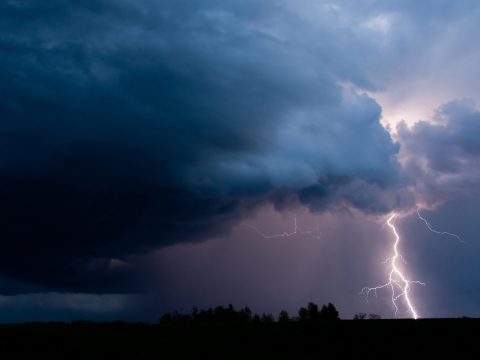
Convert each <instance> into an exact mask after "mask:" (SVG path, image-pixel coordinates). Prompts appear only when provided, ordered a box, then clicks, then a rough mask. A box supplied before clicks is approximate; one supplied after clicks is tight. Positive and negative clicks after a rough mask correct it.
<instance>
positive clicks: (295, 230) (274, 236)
mask: <svg viewBox="0 0 480 360" xmlns="http://www.w3.org/2000/svg"><path fill="white" fill-rule="evenodd" d="M245 226H248V227H249V228H250V229H252V230H253V231H255V232H256V233H258V234H259V235H260V236H261V237H263V238H265V239H275V238H283V237H290V236H294V235H298V234H302V235H305V234H311V233H313V232H314V231H318V227H315V228H313V229H307V230H304V231H300V230H299V229H298V225H297V217H296V216H295V217H294V218H293V231H291V232H288V231H285V232H283V233H278V234H271V235H267V234H265V233H264V232H262V231H261V230H260V229H258V228H256V227H255V226H253V225H249V224H245Z"/></svg>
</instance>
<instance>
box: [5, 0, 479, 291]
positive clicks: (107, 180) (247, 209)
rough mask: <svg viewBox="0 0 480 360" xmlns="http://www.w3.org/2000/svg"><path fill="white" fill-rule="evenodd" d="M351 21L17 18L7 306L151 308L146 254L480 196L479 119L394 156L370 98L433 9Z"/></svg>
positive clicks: (398, 141)
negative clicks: (472, 169)
mask: <svg viewBox="0 0 480 360" xmlns="http://www.w3.org/2000/svg"><path fill="white" fill-rule="evenodd" d="M315 3H316V2H315ZM369 3H370V2H369ZM392 3H393V2H392ZM392 3H389V4H392ZM338 4H340V5H338ZM338 4H337V5H335V4H330V3H319V4H316V5H315V4H313V3H312V2H309V1H302V2H299V3H298V4H297V5H296V6H292V5H291V4H287V3H283V2H276V1H263V2H262V3H261V4H259V3H258V2H254V1H249V0H247V1H242V2H238V1H214V0H210V1H202V2H195V3H191V2H187V1H178V0H177V1H161V2H158V1H149V0H142V1H136V2H132V1H127V0H121V1H115V2H111V1H105V0H102V1H86V0H85V1H76V2H73V3H72V2H65V1H60V0H58V1H49V2H42V1H35V0H30V1H14V0H11V1H5V2H3V3H2V4H1V5H0V14H1V15H0V17H1V19H2V21H1V22H0V66H1V68H2V69H3V71H2V72H1V73H0V114H1V121H0V148H1V152H0V154H2V155H1V157H0V243H1V249H0V278H2V279H3V280H2V281H0V292H1V293H4V294H6V293H9V294H13V293H29V292H39V291H40V292H41V291H47V290H54V291H73V292H92V293H120V292H126V293H131V292H142V291H145V290H146V289H148V282H149V279H148V274H149V272H150V269H149V266H151V264H145V263H143V262H142V260H141V259H142V256H144V255H148V254H149V253H152V252H153V251H154V250H156V249H158V248H163V247H166V246H169V245H173V244H178V243H185V242H201V241H203V240H206V239H208V238H213V237H220V236H222V235H225V234H227V233H228V232H229V231H230V229H231V228H232V226H234V225H235V224H238V223H239V222H240V221H241V220H242V219H244V218H245V217H247V216H250V215H252V214H254V213H255V212H256V211H257V209H258V208H259V207H261V206H264V205H265V204H267V203H272V204H273V205H274V206H275V207H276V208H277V209H285V208H291V207H295V206H304V207H306V208H309V209H310V210H311V211H313V212H315V211H324V210H333V209H341V208H356V209H359V210H361V211H363V212H365V213H367V214H377V215H378V214H384V213H387V212H389V211H392V210H393V209H399V210H407V209H412V208H414V207H415V204H416V203H417V202H418V201H419V200H420V202H421V204H422V205H425V206H428V207H433V206H435V204H438V203H440V202H442V201H445V200H446V199H447V195H446V194H447V193H448V194H449V195H448V196H452V194H454V189H455V188H461V187H464V185H465V182H469V181H471V182H472V183H474V182H476V181H477V180H478V177H476V175H472V174H473V173H469V174H470V175H465V174H467V171H466V170H465V169H466V168H467V167H469V166H472V165H473V164H476V162H477V160H476V159H477V158H478V152H477V150H478V149H477V147H478V142H477V140H476V139H475V138H472V137H471V136H472V135H471V134H474V133H478V130H479V129H478V124H477V122H478V112H476V111H475V109H474V107H473V105H469V103H466V102H456V103H450V104H448V105H445V106H444V107H442V108H441V109H440V110H439V111H438V113H437V118H436V119H435V122H431V121H429V122H419V123H417V124H416V125H415V126H413V127H409V126H407V125H406V124H401V125H399V127H397V135H396V136H397V137H396V138H395V140H394V139H393V138H392V136H391V134H390V132H389V131H388V130H387V128H386V127H384V126H383V125H382V123H381V119H382V108H381V107H380V105H379V104H378V103H377V101H376V100H375V99H374V98H373V95H372V94H373V93H376V92H379V91H381V90H382V86H383V85H384V83H388V81H390V80H391V79H392V77H393V75H392V76H391V77H389V76H387V67H388V65H389V64H390V63H389V62H388V61H386V62H385V61H384V62H383V63H382V62H381V61H379V59H384V60H385V59H386V60H389V61H390V60H392V59H397V57H399V56H398V55H399V52H398V51H400V50H402V49H404V48H403V47H402V46H400V45H399V46H395V47H394V48H395V49H394V51H393V50H392V49H390V48H389V47H388V46H386V45H385V44H384V40H385V37H387V36H389V35H388V34H389V33H390V31H391V28H392V27H393V26H397V25H398V24H400V22H399V21H398V17H399V16H400V15H399V14H400V13H402V14H404V15H405V17H404V18H405V19H407V20H408V21H411V22H412V23H416V22H417V21H416V20H415V17H416V16H421V14H422V11H424V8H423V7H422V6H420V5H418V6H417V5H416V6H413V5H410V6H407V8H409V9H413V10H414V11H413V12H412V13H410V12H409V11H407V10H405V8H403V6H401V5H399V4H398V3H395V4H396V5H382V4H381V3H377V2H372V4H373V5H372V6H371V8H369V11H364V10H362V9H359V8H357V7H356V5H354V4H350V3H349V2H338ZM346 4H348V6H347V5H346ZM343 6H344V7H346V8H348V9H347V10H345V11H343V10H342V11H341V9H342V8H341V7H343ZM312 9H314V11H311V10H312ZM455 9H456V8H455ZM455 9H453V10H455ZM453 10H452V11H453ZM457 10H458V9H457ZM452 13H454V14H457V12H455V11H453V12H452ZM313 14H314V15H315V16H313ZM353 14H355V16H356V17H355V19H354V20H353V17H352V16H353ZM431 15H432V19H437V20H435V21H433V20H432V21H433V22H432V24H437V22H436V21H439V20H438V19H441V18H442V17H443V16H445V13H444V12H438V13H437V12H433V13H432V14H431ZM431 27H432V28H435V27H434V26H433V25H431ZM406 28H408V27H406ZM399 29H400V30H401V31H399V32H398V34H399V35H398V34H397V37H394V38H393V39H392V42H393V43H394V44H402V43H403V42H404V41H405V39H408V38H410V35H411V34H410V33H408V31H407V30H405V28H404V27H399ZM432 33H433V30H432V31H429V32H428V34H432ZM392 48H393V46H392ZM414 49H416V48H414ZM412 51H413V50H412ZM385 53H386V55H385ZM395 64H396V65H398V67H397V69H399V73H400V74H401V73H402V71H400V70H401V69H402V68H401V66H400V64H401V63H400V62H399V61H398V60H396V62H395ZM389 71H390V69H389ZM390 72H391V71H390ZM445 144H447V145H446V147H445ZM432 173H433V174H436V175H437V176H434V177H431V174H432ZM472 176H474V177H473V178H472ZM453 178H455V179H457V180H458V181H457V180H452V179H453ZM432 182H433V183H432ZM445 183H447V185H448V186H447V187H445V186H444V185H445Z"/></svg>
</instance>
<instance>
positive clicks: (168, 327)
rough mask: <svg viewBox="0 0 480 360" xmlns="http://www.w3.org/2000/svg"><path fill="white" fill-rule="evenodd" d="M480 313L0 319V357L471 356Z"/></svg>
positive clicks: (475, 346)
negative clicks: (218, 320)
mask: <svg viewBox="0 0 480 360" xmlns="http://www.w3.org/2000/svg"><path fill="white" fill-rule="evenodd" d="M479 330H480V319H435V320H416V321H415V320H361V321H353V320H342V321H333V322H325V323H311V324H309V323H306V324H305V323H298V322H290V323H286V324H281V323H277V322H275V323H269V324H252V323H250V324H162V325H146V324H124V323H102V324H97V323H87V322H75V323H71V324H64V323H33V324H21V325H0V359H2V360H4V359H5V360H6V359H16V358H29V359H52V358H53V359H115V358H131V359H147V358H164V359H178V358H188V359H251V358H256V359H266V358H274V359H319V358H337V357H339V356H348V357H350V358H357V357H360V356H361V357H382V358H385V359H388V358H392V357H394V358H399V357H403V358H417V357H418V356H419V355H422V356H425V357H428V358H432V357H434V356H440V355H447V356H449V357H455V358H458V357H468V358H474V357H478V355H480V350H479V342H480V331H479Z"/></svg>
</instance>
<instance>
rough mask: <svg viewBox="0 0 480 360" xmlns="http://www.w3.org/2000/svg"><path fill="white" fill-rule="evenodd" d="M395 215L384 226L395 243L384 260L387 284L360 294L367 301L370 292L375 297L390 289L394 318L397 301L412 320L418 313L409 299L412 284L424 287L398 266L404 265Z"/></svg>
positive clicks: (364, 289)
mask: <svg viewBox="0 0 480 360" xmlns="http://www.w3.org/2000/svg"><path fill="white" fill-rule="evenodd" d="M396 216H397V214H395V213H393V214H392V215H390V217H389V218H388V220H387V222H386V224H387V225H388V227H389V228H390V229H391V230H392V232H393V235H394V236H395V241H394V243H393V249H392V251H393V254H392V256H391V257H389V258H388V259H386V260H385V263H386V264H388V265H389V267H390V272H389V275H388V282H386V283H385V284H383V285H379V286H375V287H364V288H363V289H362V292H361V293H362V294H365V295H366V297H367V299H368V297H369V295H370V292H372V291H373V292H374V293H375V296H377V291H378V290H380V289H390V291H391V294H392V305H393V308H394V309H395V316H397V313H398V310H399V303H398V302H399V301H400V300H403V302H404V303H405V305H406V307H407V309H408V311H409V312H410V314H411V315H412V317H413V318H414V319H418V313H417V311H416V310H415V306H414V305H413V302H412V299H411V298H410V291H411V285H412V284H420V285H425V284H424V283H423V282H421V281H416V280H409V279H408V278H407V277H406V276H405V275H404V273H403V271H402V269H401V267H400V266H399V260H401V261H403V262H404V263H405V264H406V262H405V260H404V258H403V256H402V255H401V254H400V253H399V250H398V247H399V244H400V235H399V234H398V232H397V229H396V228H395V224H394V219H395V217H396Z"/></svg>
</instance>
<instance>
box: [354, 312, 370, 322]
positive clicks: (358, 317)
mask: <svg viewBox="0 0 480 360" xmlns="http://www.w3.org/2000/svg"><path fill="white" fill-rule="evenodd" d="M366 318H367V314H365V313H363V312H360V313H356V314H355V315H354V316H353V320H365V319H366Z"/></svg>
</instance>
